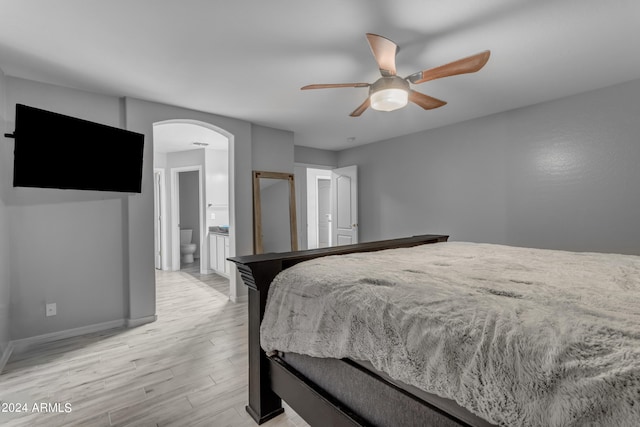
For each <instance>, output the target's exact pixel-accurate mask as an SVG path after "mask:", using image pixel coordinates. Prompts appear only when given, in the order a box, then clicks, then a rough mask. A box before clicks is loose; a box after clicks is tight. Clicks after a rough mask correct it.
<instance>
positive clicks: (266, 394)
mask: <svg viewBox="0 0 640 427" xmlns="http://www.w3.org/2000/svg"><path fill="white" fill-rule="evenodd" d="M448 237H449V236H444V235H432V234H428V235H422V236H414V237H408V238H403V239H393V240H383V241H376V242H368V243H359V244H355V245H345V246H337V247H331V248H322V249H312V250H306V251H296V252H284V253H268V254H260V255H247V256H237V257H232V258H229V261H232V262H234V263H235V264H236V265H237V267H238V270H239V271H240V275H241V276H242V279H243V281H244V283H245V285H246V286H247V287H248V288H249V404H248V405H247V408H246V409H247V412H248V413H249V414H250V415H251V417H252V418H253V419H254V420H255V421H256V422H257V423H258V424H262V423H264V422H266V421H268V420H270V419H271V418H273V417H275V416H277V415H279V414H281V413H282V412H283V408H282V401H281V399H280V397H279V396H278V395H277V394H276V393H275V392H274V391H273V387H272V378H271V369H270V364H271V363H273V361H271V360H270V359H269V358H268V357H267V355H266V354H265V353H264V351H263V350H262V348H261V347H260V323H261V322H262V318H263V316H264V310H265V306H266V302H267V294H268V292H269V287H270V286H271V282H272V281H273V279H274V278H275V277H276V275H277V274H278V273H280V272H281V271H282V270H285V269H287V268H289V267H291V266H293V265H296V264H298V263H300V262H303V261H308V260H310V259H314V258H319V257H323V256H329V255H344V254H349V253H355V252H372V251H379V250H383V249H394V248H409V247H413V246H418V245H424V244H429V243H437V242H446V241H447V239H448ZM282 372H284V371H282ZM274 380H276V381H278V382H279V383H282V382H291V383H295V382H297V383H298V384H301V383H303V382H304V380H303V379H300V378H299V377H296V376H295V375H293V374H291V375H288V374H282V375H278V377H277V378H275V379H274ZM311 394H313V393H311ZM319 399H320V398H319ZM321 400H322V399H320V400H319V401H318V405H317V406H318V408H324V409H323V410H325V411H326V410H328V411H330V412H332V413H334V414H335V416H336V417H338V418H339V417H340V415H341V412H343V411H342V409H341V408H340V406H339V405H335V404H329V405H327V402H326V401H321ZM288 403H289V404H291V406H292V407H293V408H294V410H296V406H295V405H294V404H292V402H289V401H288ZM327 408H328V409H327ZM345 415H346V418H344V419H345V420H348V421H346V422H347V424H344V425H359V424H360V423H359V422H357V421H356V420H355V418H354V416H353V415H352V414H345ZM322 419H324V420H326V418H322ZM335 425H342V424H335Z"/></svg>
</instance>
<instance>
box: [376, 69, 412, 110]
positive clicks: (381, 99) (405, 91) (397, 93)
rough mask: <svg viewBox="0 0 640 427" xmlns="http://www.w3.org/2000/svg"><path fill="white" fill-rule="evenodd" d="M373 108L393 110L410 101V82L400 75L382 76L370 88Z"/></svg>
mask: <svg viewBox="0 0 640 427" xmlns="http://www.w3.org/2000/svg"><path fill="white" fill-rule="evenodd" d="M369 101H370V102H371V108H373V109H374V110H378V111H393V110H397V109H399V108H402V107H404V106H405V105H407V102H409V83H408V82H407V81H406V80H405V79H402V78H400V77H398V76H390V77H382V78H380V79H378V80H377V81H376V82H375V83H373V84H372V85H371V87H370V88H369Z"/></svg>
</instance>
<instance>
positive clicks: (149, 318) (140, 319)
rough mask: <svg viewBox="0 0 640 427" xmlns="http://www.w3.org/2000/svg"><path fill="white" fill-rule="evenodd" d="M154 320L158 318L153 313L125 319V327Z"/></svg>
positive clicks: (136, 325)
mask: <svg viewBox="0 0 640 427" xmlns="http://www.w3.org/2000/svg"><path fill="white" fill-rule="evenodd" d="M156 320H158V316H157V315H155V314H154V315H153V316H147V317H138V318H137V319H127V322H126V325H127V328H137V327H138V326H142V325H146V324H147V323H151V322H155V321H156Z"/></svg>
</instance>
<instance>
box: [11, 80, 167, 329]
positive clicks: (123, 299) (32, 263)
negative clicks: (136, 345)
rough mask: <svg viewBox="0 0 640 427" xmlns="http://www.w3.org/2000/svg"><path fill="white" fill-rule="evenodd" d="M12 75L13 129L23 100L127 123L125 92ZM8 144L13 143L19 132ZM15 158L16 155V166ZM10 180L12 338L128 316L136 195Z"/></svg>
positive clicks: (57, 139) (90, 117)
mask: <svg viewBox="0 0 640 427" xmlns="http://www.w3.org/2000/svg"><path fill="white" fill-rule="evenodd" d="M6 81H7V98H6V108H7V120H8V121H9V123H8V128H10V129H13V128H14V126H15V104H16V103H23V104H27V105H32V106H35V107H39V108H43V109H46V110H52V111H56V112H60V113H63V114H68V115H72V116H75V117H80V118H83V119H87V120H91V121H95V122H98V123H103V124H107V125H111V126H117V127H121V126H122V120H121V119H122V115H121V111H122V110H121V101H120V99H118V98H117V97H111V96H105V95H98V94H93V93H88V92H83V91H79V90H72V89H68V88H62V87H57V86H51V85H47V84H43V83H36V82H33V81H28V80H23V79H18V78H14V77H7V78H6ZM147 141H148V140H146V141H145V145H146V143H147ZM63 142H64V136H63V135H51V143H52V144H56V143H63ZM3 145H8V146H10V147H11V151H12V150H13V146H14V144H13V140H8V143H7V144H3ZM12 159H13V155H10V156H9V161H10V167H9V169H10V170H13V165H12ZM146 160H150V158H147V159H146ZM108 172H109V171H105V173H108ZM3 180H4V181H5V182H3V183H2V184H3V185H6V186H9V188H8V191H7V196H8V197H7V198H8V205H9V224H10V227H9V230H10V231H9V239H8V240H9V245H10V248H9V249H10V250H9V259H10V265H11V269H10V282H11V338H12V339H20V338H27V337H31V336H36V335H41V334H46V333H50V332H56V331H61V330H67V329H72V328H78V327H82V326H87V325H93V324H99V323H102V322H108V321H113V320H119V319H123V318H127V317H128V314H129V310H128V309H129V306H128V303H129V300H128V277H127V276H126V274H125V271H127V269H128V268H127V257H128V255H129V251H128V249H127V235H128V229H129V228H128V225H127V217H128V214H126V212H127V210H128V204H129V201H128V196H126V195H123V194H122V193H110V192H91V191H78V190H55V189H38V188H13V187H11V181H9V182H7V181H6V177H4V178H3ZM146 188H148V187H144V186H143V191H145V190H146ZM134 197H135V196H134ZM151 226H152V225H151ZM152 230H153V227H152ZM151 256H152V257H153V254H151ZM47 302H55V303H56V304H57V309H58V310H57V311H58V314H57V315H56V316H55V317H48V318H47V317H45V303H47ZM153 313H154V312H151V314H153Z"/></svg>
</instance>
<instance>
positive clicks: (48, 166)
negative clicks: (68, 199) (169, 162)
mask: <svg viewBox="0 0 640 427" xmlns="http://www.w3.org/2000/svg"><path fill="white" fill-rule="evenodd" d="M13 136H14V138H15V150H14V163H13V165H14V166H13V186H14V187H38V188H60V189H75V190H97V191H118V192H126V193H140V192H141V187H142V185H141V184H142V158H143V149H144V135H142V134H139V133H135V132H131V131H127V130H124V129H119V128H115V127H112V126H106V125H103V124H99V123H93V122H90V121H87V120H82V119H78V118H75V117H70V116H65V115H62V114H58V113H54V112H51V111H46V110H41V109H39V108H34V107H29V106H26V105H22V104H16V128H15V131H14V134H13Z"/></svg>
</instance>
